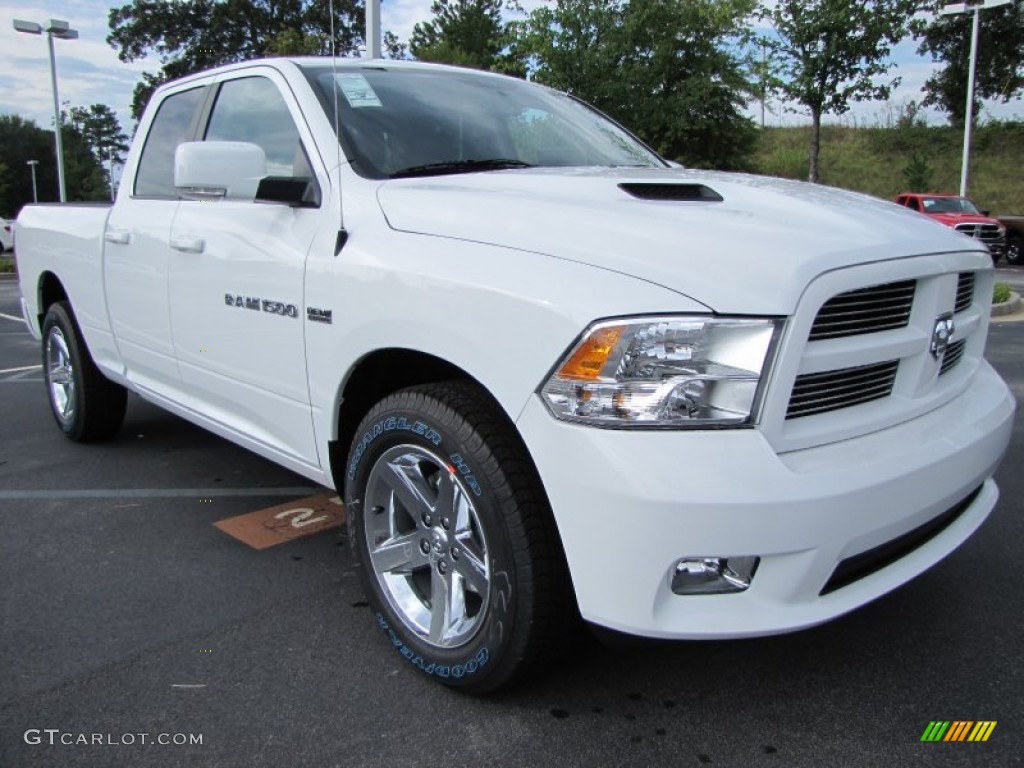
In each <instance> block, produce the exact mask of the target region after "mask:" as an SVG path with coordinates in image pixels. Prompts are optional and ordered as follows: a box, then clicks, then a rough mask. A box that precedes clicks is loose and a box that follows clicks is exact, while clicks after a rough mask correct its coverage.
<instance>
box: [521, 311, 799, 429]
mask: <svg viewBox="0 0 1024 768" xmlns="http://www.w3.org/2000/svg"><path fill="white" fill-rule="evenodd" d="M781 325H782V321H781V320H769V319H764V320H760V319H743V318H719V317H656V318H624V319H620V320H610V321H605V322H601V323H596V324H595V325H592V326H591V327H590V328H589V329H588V330H587V332H586V333H585V334H584V335H583V339H582V340H581V341H580V342H579V343H578V344H576V346H575V347H573V348H572V350H570V352H569V353H568V354H567V355H566V356H565V358H563V360H562V361H561V363H560V364H559V366H558V368H557V369H556V370H555V372H554V374H552V376H551V378H549V379H548V381H547V382H546V383H545V384H544V386H543V387H542V388H541V396H542V397H543V399H544V402H545V403H546V404H547V406H548V408H549V409H550V410H551V413H552V414H554V415H555V416H556V417H557V418H559V419H564V420H566V421H576V422H581V423H584V424H592V425H595V426H603V427H675V428H685V427H716V426H746V425H750V424H752V423H753V419H754V416H755V413H754V411H755V409H756V407H757V404H758V402H759V397H760V390H761V385H762V375H763V374H764V373H765V371H766V369H767V367H768V363H769V356H770V353H771V350H772V348H773V346H774V345H773V341H774V339H775V336H776V334H777V332H778V330H779V329H780V328H781Z"/></svg>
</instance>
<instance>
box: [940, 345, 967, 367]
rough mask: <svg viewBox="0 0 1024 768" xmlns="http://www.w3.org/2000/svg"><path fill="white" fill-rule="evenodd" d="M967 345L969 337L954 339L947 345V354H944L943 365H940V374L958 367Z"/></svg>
mask: <svg viewBox="0 0 1024 768" xmlns="http://www.w3.org/2000/svg"><path fill="white" fill-rule="evenodd" d="M966 347H967V339H960V341H954V342H953V343H952V344H950V345H949V346H948V347H946V354H944V355H943V356H942V365H940V366H939V376H941V375H942V374H944V373H946V371H950V370H952V369H953V368H955V367H956V365H957V364H958V363H959V362H960V361H961V360H962V359H963V357H964V349H965V348H966Z"/></svg>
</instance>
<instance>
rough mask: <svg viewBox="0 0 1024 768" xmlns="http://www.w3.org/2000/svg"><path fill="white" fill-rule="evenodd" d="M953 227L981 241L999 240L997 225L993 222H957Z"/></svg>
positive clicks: (992, 241) (991, 241)
mask: <svg viewBox="0 0 1024 768" xmlns="http://www.w3.org/2000/svg"><path fill="white" fill-rule="evenodd" d="M955 229H956V231H957V232H961V233H963V234H965V235H968V236H970V237H973V238H975V239H976V240H981V241H982V242H983V243H994V242H996V241H998V240H999V227H998V226H997V225H995V224H957V225H956V227H955Z"/></svg>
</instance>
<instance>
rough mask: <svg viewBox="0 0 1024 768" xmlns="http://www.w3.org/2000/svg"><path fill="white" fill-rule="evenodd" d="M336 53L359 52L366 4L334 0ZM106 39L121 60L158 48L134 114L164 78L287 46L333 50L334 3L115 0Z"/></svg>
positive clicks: (137, 94) (135, 98)
mask: <svg viewBox="0 0 1024 768" xmlns="http://www.w3.org/2000/svg"><path fill="white" fill-rule="evenodd" d="M334 8H335V16H336V19H335V45H336V51H337V53H338V55H339V56H340V55H349V54H354V53H356V52H357V50H358V47H359V43H360V42H361V41H362V29H363V24H364V11H363V5H362V3H361V2H359V0H335V2H334ZM109 23H110V35H109V36H108V37H107V42H108V43H110V44H111V45H112V46H114V47H115V48H118V49H120V50H119V52H118V57H119V58H120V59H121V61H135V60H137V59H140V58H142V57H144V56H147V55H150V54H155V55H156V56H157V57H158V58H159V59H160V62H161V64H162V67H161V69H160V71H159V72H157V73H152V72H147V73H145V74H144V75H143V77H142V81H141V82H140V83H139V84H138V85H136V87H135V93H134V95H133V98H132V116H133V117H134V118H135V119H136V120H137V119H139V118H140V117H141V116H142V112H143V110H144V109H145V107H146V103H147V102H148V101H149V97H150V96H151V95H152V93H153V90H154V89H155V88H156V87H157V86H158V85H160V84H161V83H163V82H165V81H167V80H172V79H174V78H177V77H183V76H184V75H188V74H191V73H193V72H198V71H200V70H203V69H208V68H210V67H215V66H218V65H221V64H229V63H232V62H236V61H244V60H246V59H252V58H258V57H261V56H268V55H281V53H282V52H287V53H289V54H290V53H295V52H301V53H315V54H327V53H329V52H330V40H331V34H330V32H331V19H330V12H329V4H328V3H326V2H322V0H133V2H131V3H130V4H128V5H123V6H121V7H120V8H113V9H111V11H110V16H109Z"/></svg>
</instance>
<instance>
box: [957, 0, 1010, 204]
mask: <svg viewBox="0 0 1024 768" xmlns="http://www.w3.org/2000/svg"><path fill="white" fill-rule="evenodd" d="M1012 2H1013V0H965V2H962V3H950V4H949V5H947V6H945V7H943V9H942V10H941V11H939V13H940V14H941V15H942V16H953V15H956V14H958V13H973V14H974V20H973V22H972V24H971V58H970V63H969V64H968V65H967V110H966V112H965V118H964V155H963V159H962V160H961V161H960V197H967V174H968V169H969V167H970V164H971V127H972V126H971V124H972V123H973V122H974V71H975V70H976V69H977V67H978V28H979V25H980V18H981V12H982V11H983V10H985V9H986V8H997V7H999V6H1000V5H1009V4H1010V3H1012Z"/></svg>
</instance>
